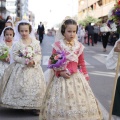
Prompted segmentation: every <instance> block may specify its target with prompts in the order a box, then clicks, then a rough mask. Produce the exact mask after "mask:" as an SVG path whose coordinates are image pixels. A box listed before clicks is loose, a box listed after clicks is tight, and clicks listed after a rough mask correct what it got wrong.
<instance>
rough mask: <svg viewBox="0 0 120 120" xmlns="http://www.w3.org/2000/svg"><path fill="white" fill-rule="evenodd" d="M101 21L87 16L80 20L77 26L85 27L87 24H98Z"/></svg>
mask: <svg viewBox="0 0 120 120" xmlns="http://www.w3.org/2000/svg"><path fill="white" fill-rule="evenodd" d="M100 21H101V19H98V18H94V17H92V16H88V17H86V18H85V19H84V20H81V21H79V24H81V25H83V26H86V25H88V24H89V23H98V22H100Z"/></svg>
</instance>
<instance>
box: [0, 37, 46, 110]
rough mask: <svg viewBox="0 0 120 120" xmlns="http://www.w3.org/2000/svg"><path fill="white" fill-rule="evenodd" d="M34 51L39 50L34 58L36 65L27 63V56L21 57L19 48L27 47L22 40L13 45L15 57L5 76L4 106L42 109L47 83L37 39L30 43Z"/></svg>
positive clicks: (2, 95)
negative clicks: (29, 65) (41, 64)
mask: <svg viewBox="0 0 120 120" xmlns="http://www.w3.org/2000/svg"><path fill="white" fill-rule="evenodd" d="M30 46H32V48H33V50H34V51H37V52H36V54H35V56H34V58H33V60H34V62H35V65H34V66H33V67H28V66H26V65H25V58H23V57H19V54H18V53H19V50H23V49H25V47H26V45H25V44H23V43H22V40H20V41H18V42H17V43H15V44H14V45H13V49H12V52H13V59H14V61H15V62H14V63H13V64H11V65H10V66H9V67H8V69H7V70H6V71H5V74H4V77H3V88H2V93H1V102H2V104H1V105H2V106H3V107H9V108H15V109H40V107H41V105H42V100H43V97H44V93H45V90H46V84H45V80H44V75H43V71H42V68H41V66H40V60H41V50H40V44H39V41H37V40H34V39H33V40H32V43H31V44H30ZM6 75H7V76H6Z"/></svg>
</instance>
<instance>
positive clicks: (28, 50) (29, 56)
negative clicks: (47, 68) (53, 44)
mask: <svg viewBox="0 0 120 120" xmlns="http://www.w3.org/2000/svg"><path fill="white" fill-rule="evenodd" d="M34 55H35V52H34V50H33V47H32V46H30V45H29V46H27V47H25V49H23V50H22V51H19V57H24V58H25V64H26V65H27V66H29V67H33V66H34V65H35V62H34V61H33V57H34Z"/></svg>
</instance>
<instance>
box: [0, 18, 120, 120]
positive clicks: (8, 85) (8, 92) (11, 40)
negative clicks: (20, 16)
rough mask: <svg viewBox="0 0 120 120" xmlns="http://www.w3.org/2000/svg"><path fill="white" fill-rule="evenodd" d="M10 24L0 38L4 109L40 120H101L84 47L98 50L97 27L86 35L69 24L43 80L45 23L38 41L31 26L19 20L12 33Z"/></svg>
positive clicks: (0, 94)
mask: <svg viewBox="0 0 120 120" xmlns="http://www.w3.org/2000/svg"><path fill="white" fill-rule="evenodd" d="M10 21H11V20H10V18H9V19H8V20H7V21H6V23H5V24H6V26H5V28H4V29H3V31H2V34H1V38H0V50H1V51H2V48H3V47H4V48H8V55H7V56H6V57H5V58H1V56H0V68H1V69H0V105H1V107H5V108H12V109H24V110H26V109H31V110H32V111H33V113H34V114H36V115H39V120H102V119H103V116H102V112H101V110H100V108H99V105H98V103H97V100H96V97H95V96H94V94H93V92H92V89H91V88H90V85H89V79H90V78H89V75H88V72H87V69H86V65H85V60H84V45H83V44H84V43H87V44H88V45H90V43H91V44H92V46H94V44H97V41H94V38H98V34H99V31H98V28H97V26H96V25H95V26H94V28H93V26H91V24H89V25H88V26H87V27H86V28H85V29H84V28H83V27H81V26H79V27H78V26H77V22H76V21H75V20H73V19H71V18H67V19H65V20H64V21H63V22H62V24H61V26H60V28H59V30H58V31H57V33H56V38H55V42H54V43H53V45H52V47H53V50H52V55H51V57H50V60H49V63H48V66H49V68H51V69H48V70H47V72H45V74H43V71H42V67H41V64H40V61H41V58H42V54H41V47H40V43H42V40H43V34H44V33H43V32H44V26H43V25H42V23H41V22H40V25H38V30H37V33H38V34H39V40H40V41H38V40H36V38H35V33H34V29H33V26H32V25H31V24H30V22H29V21H28V20H19V21H18V22H17V23H16V25H15V27H14V28H13V24H12V22H10ZM85 30H86V31H87V32H88V33H87V34H86V33H85ZM77 34H78V38H77ZM85 35H86V38H85ZM87 36H88V40H87ZM78 40H79V41H81V42H82V43H83V44H82V43H81V42H79V41H78ZM102 40H103V39H102ZM86 41H87V42H86ZM115 48H116V49H117V48H118V47H117V46H116V47H115ZM116 52H117V50H116ZM50 66H51V67H50ZM45 76H47V79H48V80H46V79H45V78H46V77H45ZM115 113H116V111H115V112H114V115H117V116H119V114H115Z"/></svg>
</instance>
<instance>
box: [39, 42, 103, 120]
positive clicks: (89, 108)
mask: <svg viewBox="0 0 120 120" xmlns="http://www.w3.org/2000/svg"><path fill="white" fill-rule="evenodd" d="M53 49H54V50H55V51H65V52H66V58H67V63H68V64H69V63H70V64H71V65H72V63H74V65H75V63H76V64H77V65H78V64H79V63H78V61H79V60H78V58H79V56H80V55H81V54H82V53H83V49H84V47H83V45H82V44H81V43H79V42H78V41H75V45H74V46H73V47H68V46H67V45H66V44H65V43H64V40H60V41H58V42H55V43H54V44H53ZM82 61H83V60H82ZM83 68H84V66H83ZM71 70H72V67H71ZM85 77H86V76H85V75H84V74H83V73H81V72H80V71H79V70H77V71H76V72H73V73H72V74H71V77H70V78H69V79H65V78H63V77H60V76H59V77H58V76H56V74H54V76H53V77H51V80H50V81H49V84H48V87H47V90H46V95H45V97H44V100H43V106H42V109H41V113H40V116H39V119H40V120H101V112H100V110H99V107H98V104H97V102H96V99H95V96H94V94H93V92H92V90H91V88H90V86H89V84H88V82H87V80H86V79H85Z"/></svg>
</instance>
